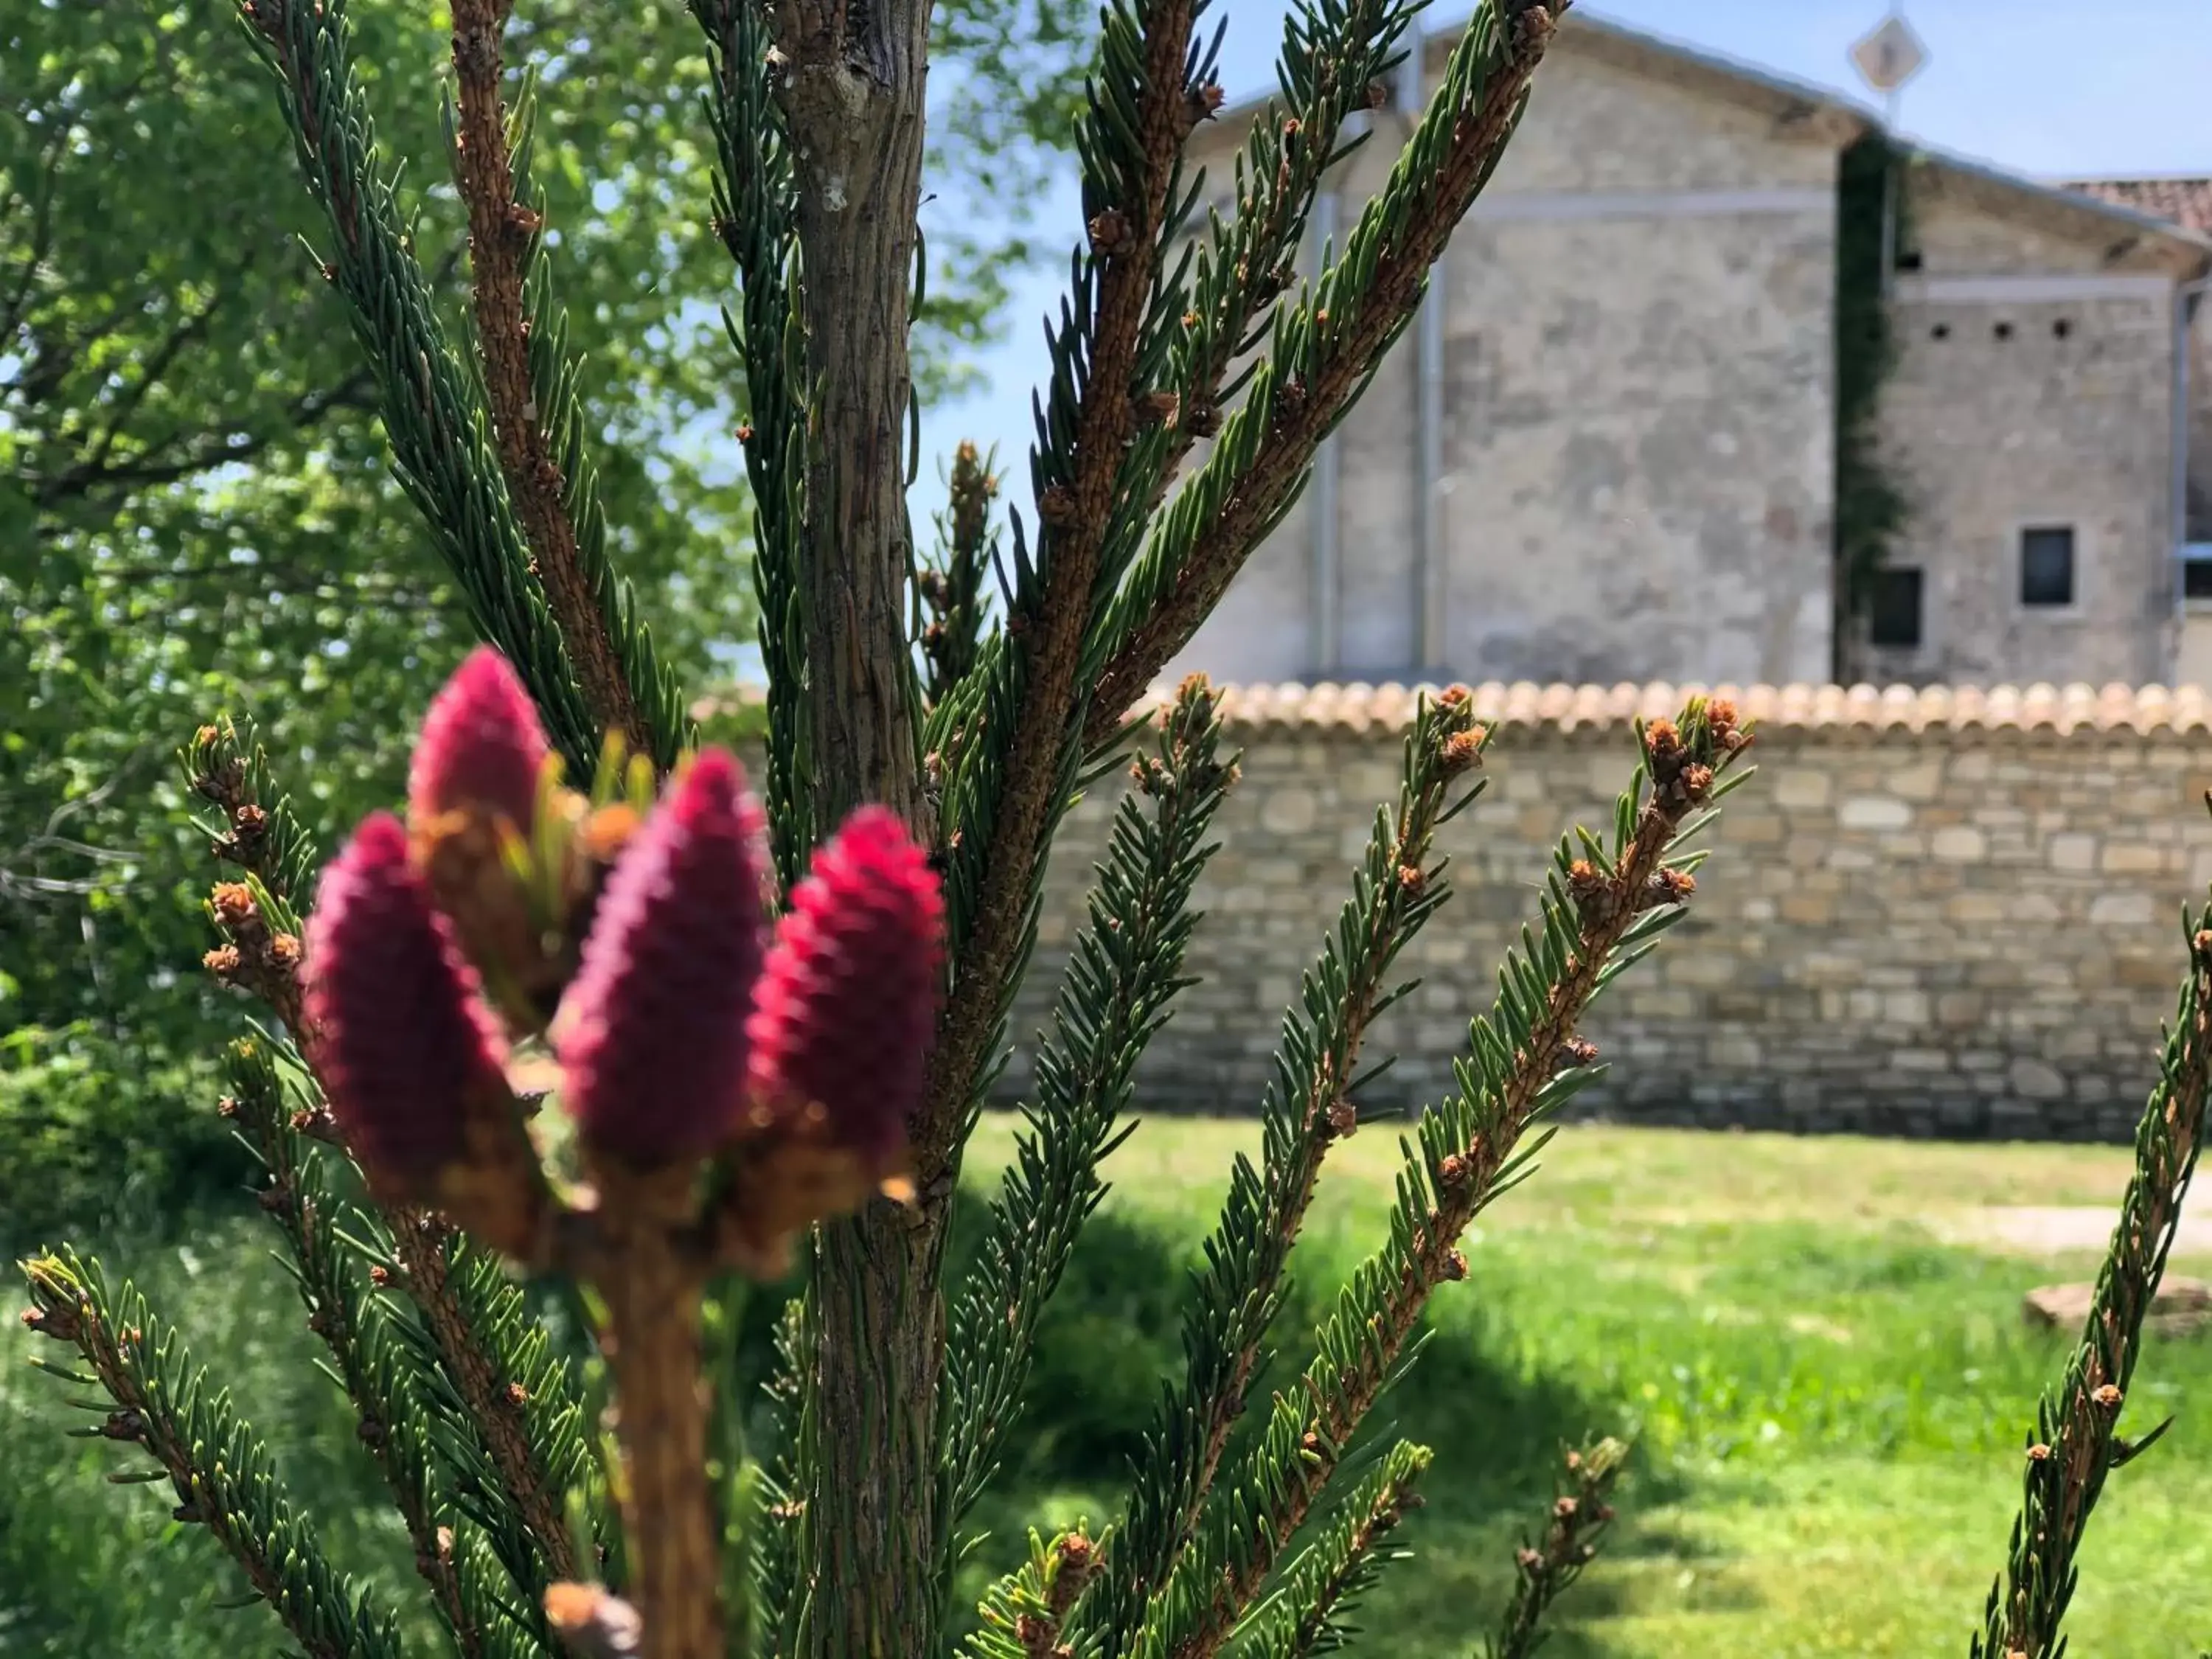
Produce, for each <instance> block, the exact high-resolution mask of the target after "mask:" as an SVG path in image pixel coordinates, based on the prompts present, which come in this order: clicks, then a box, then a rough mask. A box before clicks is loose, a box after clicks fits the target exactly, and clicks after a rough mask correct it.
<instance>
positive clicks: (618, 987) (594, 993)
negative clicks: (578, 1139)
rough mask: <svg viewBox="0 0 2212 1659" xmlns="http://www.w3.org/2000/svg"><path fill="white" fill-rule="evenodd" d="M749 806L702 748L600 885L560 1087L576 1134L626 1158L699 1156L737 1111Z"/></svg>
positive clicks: (752, 932)
mask: <svg viewBox="0 0 2212 1659" xmlns="http://www.w3.org/2000/svg"><path fill="white" fill-rule="evenodd" d="M760 816H761V815H760V808H759V805H757V803H756V802H755V801H754V800H753V799H752V798H751V797H750V795H748V794H747V793H745V788H744V773H743V772H742V771H741V770H740V769H738V763H737V762H736V761H735V760H734V759H733V758H732V757H731V756H730V755H729V754H728V753H726V751H724V750H720V749H709V750H704V751H703V752H702V753H701V754H700V756H699V757H698V758H697V759H696V760H695V761H694V762H692V763H691V764H690V766H689V767H688V768H687V769H684V771H683V772H682V773H681V774H680V775H678V778H677V780H676V782H675V784H674V786H673V787H671V790H670V792H669V794H668V797H667V799H665V800H664V801H662V802H661V804H660V805H659V807H658V808H657V809H656V810H655V811H654V812H653V816H652V817H649V818H647V820H646V821H645V823H644V825H643V827H642V828H641V829H639V830H638V831H637V833H636V834H635V836H633V837H632V838H631V840H630V842H629V846H628V847H627V848H624V850H623V855H622V859H621V861H620V862H618V863H617V865H616V866H615V867H614V872H613V873H612V874H611V875H610V876H609V877H608V878H607V885H606V890H605V892H604V893H603V894H602V895H601V896H600V899H599V908H598V911H597V912H596V914H595V915H594V917H593V920H592V933H591V937H590V938H589V939H586V940H585V942H584V955H583V961H582V963H581V965H580V967H579V969H577V973H576V978H575V981H574V983H572V984H571V985H570V986H569V987H568V995H567V997H566V998H565V999H564V1000H563V1003H562V1010H561V1013H560V1016H559V1018H558V1020H557V1021H556V1025H555V1031H556V1041H557V1045H558V1048H559V1053H560V1058H561V1066H562V1076H563V1086H562V1098H563V1101H564V1102H565V1103H566V1105H567V1107H568V1112H569V1115H571V1116H573V1117H574V1119H575V1120H576V1124H577V1127H578V1129H579V1131H580V1133H581V1135H582V1138H583V1139H584V1140H585V1142H586V1145H588V1146H591V1147H592V1148H593V1149H595V1150H597V1151H599V1152H607V1153H611V1154H612V1155H614V1156H615V1157H617V1158H620V1159H622V1160H623V1162H624V1163H626V1164H630V1165H632V1166H633V1167H635V1168H639V1169H649V1168H653V1167H654V1166H657V1165H660V1164H671V1163H675V1162H678V1161H679V1160H681V1159H684V1158H698V1157H702V1156H703V1155H704V1154H706V1153H708V1152H711V1151H713V1150H714V1147H716V1146H719V1145H720V1143H721V1142H722V1141H724V1140H725V1139H727V1138H728V1137H729V1134H730V1132H731V1130H732V1128H733V1127H735V1125H736V1123H737V1121H738V1118H739V1116H740V1115H741V1114H742V1112H743V1110H744V1078H745V1010H746V1009H747V1008H748V1007H750V1006H751V1002H752V993H753V982H754V981H755V980H756V979H757V978H758V977H759V975H760V964H761V876H760V869H759V866H758V862H757V859H758V854H757V847H758V845H759V841H760V827H759V826H760Z"/></svg>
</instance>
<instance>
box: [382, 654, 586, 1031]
mask: <svg viewBox="0 0 2212 1659" xmlns="http://www.w3.org/2000/svg"><path fill="white" fill-rule="evenodd" d="M549 754H550V750H549V749H548V748H547V746H546V742H545V733H544V730H543V729H542V728H541V727H540V726H539V725H538V711H537V709H536V708H534V707H533V706H532V703H531V701H530V693H529V692H528V691H527V690H525V689H524V687H523V684H522V682H521V680H520V678H518V677H517V676H516V674H515V671H514V670H513V667H511V666H510V665H508V663H507V659H506V658H505V657H502V656H501V655H500V653H498V652H496V651H495V650H493V649H492V648H491V647H489V646H480V647H477V649H476V650H475V651H473V652H471V653H469V658H468V660H467V661H465V662H464V663H463V664H462V665H460V667H459V669H458V670H456V671H454V674H453V678H452V679H450V680H448V681H447V682H446V685H445V689H444V690H441V691H440V692H439V693H438V695H437V696H436V697H435V699H434V700H433V701H432V702H431V704H430V708H429V712H428V714H425V715H424V716H423V717H422V732H421V734H420V735H419V736H418V737H417V738H416V744H415V759H414V763H413V765H412V766H411V767H410V769H409V771H408V777H407V829H408V834H409V837H410V841H411V842H412V848H413V857H414V860H415V863H416V867H417V868H418V869H420V870H421V871H422V873H423V877H424V878H425V879H426V880H427V881H428V884H429V888H430V892H431V895H432V896H433V897H434V898H435V899H436V900H437V903H438V908H440V909H441V910H443V911H444V912H445V913H446V914H447V915H448V916H450V917H452V918H453V927H454V929H455V931H456V932H457V933H459V937H460V940H461V944H462V945H463V947H464V948H465V950H466V951H468V954H469V959H470V961H471V962H473V963H475V964H476V965H477V969H478V971H479V972H481V973H482V974H483V978H484V991H485V994H486V995H487V996H488V997H489V999H490V1000H491V1001H492V1002H493V1003H494V1004H495V1006H497V1007H498V1009H499V1011H500V1012H501V1013H502V1014H503V1015H505V1016H506V1018H507V1022H508V1024H509V1026H510V1028H511V1029H512V1030H514V1031H516V1032H518V1033H521V1032H531V1031H536V1030H542V1029H543V1027H544V1021H545V1017H546V1015H547V1013H548V1012H550V1009H551V1005H552V1003H553V1001H554V1000H555V999H556V997H557V996H558V994H559V990H560V983H561V979H562V969H563V968H564V967H565V966H566V965H567V964H564V963H558V962H556V961H555V960H554V959H553V958H552V957H549V955H548V950H547V946H548V939H547V937H546V933H547V924H548V922H549V921H550V920H552V919H551V918H550V917H547V916H544V915H536V914H534V913H533V908H532V902H531V898H530V895H529V893H528V891H527V890H526V885H525V884H524V883H522V882H521V881H519V880H518V879H517V878H516V875H515V872H514V871H513V868H511V867H510V866H509V864H508V859H507V854H508V848H509V847H510V845H512V844H513V843H516V842H523V843H527V842H530V841H531V839H532V830H533V828H534V826H535V824H536V820H537V817H538V805H539V800H540V790H541V787H542V783H543V780H544V775H545V773H546V770H547V766H548V758H547V757H548V756H549Z"/></svg>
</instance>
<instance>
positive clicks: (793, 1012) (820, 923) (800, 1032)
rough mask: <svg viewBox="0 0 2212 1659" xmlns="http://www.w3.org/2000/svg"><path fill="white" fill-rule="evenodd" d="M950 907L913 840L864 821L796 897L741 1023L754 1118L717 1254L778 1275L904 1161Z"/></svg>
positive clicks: (836, 844)
mask: <svg viewBox="0 0 2212 1659" xmlns="http://www.w3.org/2000/svg"><path fill="white" fill-rule="evenodd" d="M944 929H945V906H944V900H943V897H942V896H941V895H940V893H939V889H938V882H937V877H936V876H935V874H934V873H933V872H932V871H931V870H930V868H929V863H928V860H927V858H926V857H924V855H923V854H922V851H921V848H919V847H917V846H916V845H915V843H914V842H913V841H912V839H911V838H909V837H908V835H907V832H906V827H905V826H904V825H903V824H902V823H900V822H899V820H898V818H897V817H896V816H895V815H893V814H892V813H890V812H889V811H885V810H884V809H883V808H882V807H877V806H869V807H863V808H861V809H860V811H857V812H855V813H854V815H853V816H852V817H850V818H848V819H847V820H846V823H845V826H844V828H843V829H840V830H839V831H838V832H837V834H836V836H835V837H834V838H832V839H831V841H830V842H829V844H828V845H826V846H824V847H823V848H821V849H820V851H818V852H817V854H815V856H814V864H813V868H812V869H811V871H810V872H809V873H808V875H807V877H806V879H805V880H804V881H802V882H800V883H799V885H798V886H797V887H795V888H793V890H792V894H791V905H790V908H788V909H787V911H785V913H784V916H783V920H782V922H781V925H780V926H779V927H778V929H777V931H776V938H775V947H774V948H773V949H772V950H771V951H769V957H768V962H767V964H766V965H765V966H764V967H763V969H762V972H761V981H760V990H759V994H758V995H757V997H756V998H755V999H754V1007H753V1015H752V1019H751V1022H750V1029H751V1037H752V1063H751V1077H750V1085H749V1088H748V1090H747V1093H748V1095H749V1097H750V1104H749V1109H748V1113H747V1116H746V1121H745V1130H744V1141H743V1146H742V1150H741V1151H740V1152H739V1155H738V1157H739V1162H738V1170H737V1178H736V1182H735V1185H734V1188H733V1190H732V1194H731V1199H732V1201H731V1203H730V1205H729V1206H728V1207H727V1208H726V1210H725V1212H724V1214H723V1218H722V1219H723V1221H724V1223H725V1228H724V1238H725V1243H726V1247H727V1249H729V1251H730V1252H731V1254H732V1257H733V1259H736V1260H738V1261H741V1262H742V1263H744V1265H747V1266H748V1267H750V1268H751V1269H752V1270H754V1271H759V1272H774V1271H775V1270H776V1269H777V1267H779V1265H780V1264H781V1261H782V1260H783V1257H784V1253H785V1250H786V1248H787V1243H788V1241H789V1239H790V1237H791V1236H792V1235H793V1234H794V1233H796V1232H797V1231H799V1229H800V1228H801V1227H804V1226H805V1225H808V1224H809V1223H811V1222H814V1221H818V1220H821V1219H822V1218H824V1217H826V1216H830V1215H835V1214H838V1213H841V1212H845V1211H848V1210H850V1209H853V1208H854V1207H856V1206H858V1205H859V1204H860V1203H861V1202H862V1201H864V1200H866V1198H867V1196H868V1195H869V1194H871V1193H872V1192H874V1191H875V1190H877V1189H878V1188H879V1187H881V1186H883V1185H884V1182H885V1181H886V1179H887V1178H888V1177H890V1176H895V1175H896V1174H897V1173H898V1172H899V1171H900V1170H901V1169H902V1166H903V1164H904V1162H905V1155H906V1143H907V1123H908V1118H909V1117H911V1115H913V1113H914V1110H915V1108H916V1107H917V1106H918V1105H919V1104H920V1103H921V1092H922V1086H923V1080H924V1077H925V1067H926V1065H927V1060H928V1058H929V1046H930V1037H931V1033H932V1030H933V1027H934V1024H935V1020H936V1015H937V1006H938V996H939V987H940V982H941V977H942V965H941V964H942V961H943V951H944Z"/></svg>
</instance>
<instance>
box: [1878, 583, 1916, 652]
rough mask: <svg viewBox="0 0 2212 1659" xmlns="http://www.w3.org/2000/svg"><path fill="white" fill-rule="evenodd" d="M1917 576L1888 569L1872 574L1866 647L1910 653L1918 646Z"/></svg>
mask: <svg viewBox="0 0 2212 1659" xmlns="http://www.w3.org/2000/svg"><path fill="white" fill-rule="evenodd" d="M1921 586H1922V582H1921V574H1920V572H1919V571H1917V570H1914V569H1911V568H1909V567H1898V566H1891V567H1889V568H1885V569H1881V570H1877V571H1875V574H1874V593H1873V596H1872V597H1873V600H1874V603H1873V605H1871V606H1870V607H1869V609H1870V611H1871V614H1870V615H1869V617H1868V622H1867V639H1868V641H1869V643H1870V644H1874V645H1878V646H1881V647H1886V648H1887V649H1891V650H1898V651H1913V650H1917V649H1918V648H1919V645H1920V594H1921Z"/></svg>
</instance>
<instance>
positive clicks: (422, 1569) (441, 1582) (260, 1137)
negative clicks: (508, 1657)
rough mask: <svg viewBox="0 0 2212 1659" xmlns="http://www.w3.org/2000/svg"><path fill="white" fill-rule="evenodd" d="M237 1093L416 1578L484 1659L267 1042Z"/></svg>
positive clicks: (393, 1380) (369, 1321)
mask: <svg viewBox="0 0 2212 1659" xmlns="http://www.w3.org/2000/svg"><path fill="white" fill-rule="evenodd" d="M231 1087H232V1090H233V1092H232V1094H231V1095H230V1096H229V1097H228V1098H227V1099H225V1101H224V1102H223V1115H225V1116H226V1117H228V1118H229V1119H230V1120H231V1121H232V1122H234V1124H236V1125H237V1126H238V1127H239V1128H240V1130H241V1132H242V1133H244V1135H245V1137H246V1140H247V1141H248V1143H249V1144H250V1145H251V1146H252V1149H253V1152H254V1154H255V1156H256V1157H258V1158H259V1159H260V1160H261V1164H262V1167H263V1169H264V1170H265V1171H266V1172H267V1175H268V1185H267V1186H266V1187H265V1188H264V1189H263V1190H262V1192H261V1194H260V1201H261V1207H262V1209H263V1210H264V1211H265V1212H268V1213H269V1215H270V1216H271V1217H272V1218H274V1219H275V1220H276V1225H278V1227H279V1228H280V1229H282V1231H283V1234H284V1242H285V1245H286V1247H287V1249H288V1250H289V1253H290V1255H291V1259H292V1262H293V1264H294V1267H295V1278H296V1279H297V1281H298V1285H299V1289H300V1299H301V1302H303V1303H304V1304H306V1306H307V1328H308V1329H310V1330H312V1331H313V1332H314V1334H316V1335H317V1336H319V1337H320V1338H321V1339H322V1342H323V1346H325V1348H326V1349H328V1350H329V1351H330V1355H331V1360H332V1361H333V1362H334V1363H335V1365H336V1368H337V1376H338V1378H339V1379H340V1381H341V1382H342V1383H343V1386H344V1388H345V1391H346V1396H347V1398H348V1399H349V1400H350V1401H352V1403H353V1408H354V1413H355V1415H356V1417H357V1418H358V1419H360V1437H361V1442H362V1444H363V1445H364V1446H366V1447H367V1448H368V1452H369V1455H370V1456H371V1458H372V1459H374V1462H375V1463H376V1466H377V1469H378V1472H379V1473H380V1474H382V1475H383V1476H384V1481H385V1485H386V1487H387V1488H388V1489H389V1490H390V1492H391V1493H392V1505H393V1507H394V1508H396V1509H397V1510H398V1511H399V1516H400V1520H401V1521H402V1522H404V1525H405V1526H406V1528H407V1537H408V1541H409V1542H410V1543H411V1544H412V1545H413V1546H414V1549H415V1568H416V1571H417V1572H419V1573H421V1574H422V1577H423V1579H424V1580H425V1581H426V1582H427V1583H428V1584H429V1586H430V1589H431V1594H432V1596H433V1599H434V1600H435V1602H436V1605H437V1608H438V1613H439V1616H440V1618H441V1619H442V1620H444V1621H445V1624H446V1627H447V1630H448V1631H450V1632H452V1634H453V1641H454V1644H455V1646H456V1647H457V1648H458V1649H459V1652H460V1655H461V1659H480V1656H482V1655H483V1653H484V1652H485V1646H484V1632H483V1628H482V1627H481V1626H480V1625H479V1623H478V1622H477V1620H476V1619H474V1618H473V1617H471V1613H470V1612H469V1609H468V1607H467V1605H466V1603H465V1601H464V1600H463V1596H462V1590H461V1583H460V1578H459V1573H458V1571H457V1570H456V1565H455V1561H454V1557H453V1534H452V1532H451V1530H450V1529H447V1530H446V1531H445V1535H444V1536H443V1537H442V1538H441V1536H440V1532H441V1527H440V1522H439V1517H438V1515H437V1513H436V1512H435V1507H434V1505H435V1498H434V1496H433V1493H432V1492H431V1488H430V1480H429V1468H428V1457H427V1455H426V1450H427V1449H426V1448H425V1447H424V1446H423V1444H422V1439H421V1436H420V1434H419V1431H418V1430H417V1427H416V1424H415V1423H414V1422H413V1421H412V1420H411V1413H414V1412H415V1411H416V1410H419V1409H420V1407H419V1405H418V1404H417V1402H416V1401H412V1400H410V1399H407V1398H404V1396H403V1393H402V1389H401V1386H400V1385H399V1380H398V1377H397V1376H395V1374H394V1372H393V1370H392V1357H393V1354H394V1349H393V1345H392V1337H391V1334H390V1332H389V1331H388V1330H387V1329H386V1328H385V1326H386V1316H384V1314H383V1313H382V1311H381V1310H379V1309H378V1308H377V1306H376V1304H375V1303H374V1300H373V1299H372V1298H371V1297H369V1296H368V1294H367V1287H366V1286H365V1285H362V1283H361V1280H360V1275H359V1274H358V1273H357V1272H356V1271H355V1270H354V1269H353V1268H352V1267H351V1265H350V1264H349V1262H348V1261H346V1260H345V1258H344V1256H343V1254H342V1247H341V1246H340V1245H339V1243H338V1241H337V1233H336V1231H335V1225H334V1224H335V1216H334V1214H333V1210H334V1207H335V1206H334V1202H333V1200H332V1198H331V1194H330V1191H329V1189H328V1188H327V1186H326V1184H325V1182H324V1180H323V1176H322V1171H321V1170H320V1168H319V1159H318V1158H317V1157H316V1155H315V1153H314V1152H313V1150H312V1149H311V1148H309V1147H307V1146H305V1145H304V1144H303V1137H302V1136H301V1133H300V1132H299V1131H298V1130H296V1129H295V1128H294V1127H292V1126H291V1124H290V1123H289V1121H288V1115H287V1114H286V1112H285V1111H284V1109H283V1094H282V1091H281V1087H280V1085H279V1084H278V1082H277V1078H276V1068H275V1067H274V1066H271V1065H270V1061H269V1057H268V1054H267V1051H266V1049H265V1048H263V1047H262V1046H261V1045H258V1044H256V1043H252V1042H240V1043H235V1044H234V1045H233V1046H232V1051H231Z"/></svg>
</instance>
